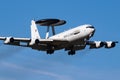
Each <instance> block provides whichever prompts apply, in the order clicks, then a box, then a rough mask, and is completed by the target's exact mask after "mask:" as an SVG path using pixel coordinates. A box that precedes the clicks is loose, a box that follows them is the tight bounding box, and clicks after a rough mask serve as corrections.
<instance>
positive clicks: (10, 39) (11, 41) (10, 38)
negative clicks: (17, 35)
mask: <svg viewBox="0 0 120 80" xmlns="http://www.w3.org/2000/svg"><path fill="white" fill-rule="evenodd" d="M13 42H14V38H13V37H7V38H6V40H5V41H4V43H5V44H8V43H13Z"/></svg>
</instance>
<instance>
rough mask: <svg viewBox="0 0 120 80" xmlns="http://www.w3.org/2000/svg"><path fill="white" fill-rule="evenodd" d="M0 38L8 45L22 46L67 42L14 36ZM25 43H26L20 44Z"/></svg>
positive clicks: (65, 41)
mask: <svg viewBox="0 0 120 80" xmlns="http://www.w3.org/2000/svg"><path fill="white" fill-rule="evenodd" d="M0 40H3V41H4V44H8V45H15V46H23V47H29V46H32V45H38V44H44V45H48V44H49V45H53V46H54V45H60V44H64V43H68V41H67V40H64V39H59V40H57V39H55V40H52V39H35V40H31V38H14V37H0ZM21 43H26V44H24V45H23V44H21Z"/></svg>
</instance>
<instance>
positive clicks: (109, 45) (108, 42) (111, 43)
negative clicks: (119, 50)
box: [104, 41, 118, 48]
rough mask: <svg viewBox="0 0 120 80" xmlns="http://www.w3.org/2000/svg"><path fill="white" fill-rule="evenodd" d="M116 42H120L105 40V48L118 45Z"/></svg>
mask: <svg viewBox="0 0 120 80" xmlns="http://www.w3.org/2000/svg"><path fill="white" fill-rule="evenodd" d="M116 43H118V42H117V41H116V42H112V41H107V42H105V43H104V44H105V48H113V47H115V46H116Z"/></svg>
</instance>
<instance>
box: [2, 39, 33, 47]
mask: <svg viewBox="0 0 120 80" xmlns="http://www.w3.org/2000/svg"><path fill="white" fill-rule="evenodd" d="M0 40H3V41H4V44H8V45H16V46H25V45H21V44H20V42H25V43H29V42H30V41H31V39H30V38H13V37H0Z"/></svg>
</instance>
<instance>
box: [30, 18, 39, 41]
mask: <svg viewBox="0 0 120 80" xmlns="http://www.w3.org/2000/svg"><path fill="white" fill-rule="evenodd" d="M31 39H32V40H36V39H38V40H39V39H41V37H40V35H39V32H38V29H37V26H36V24H35V21H34V20H32V21H31Z"/></svg>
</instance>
